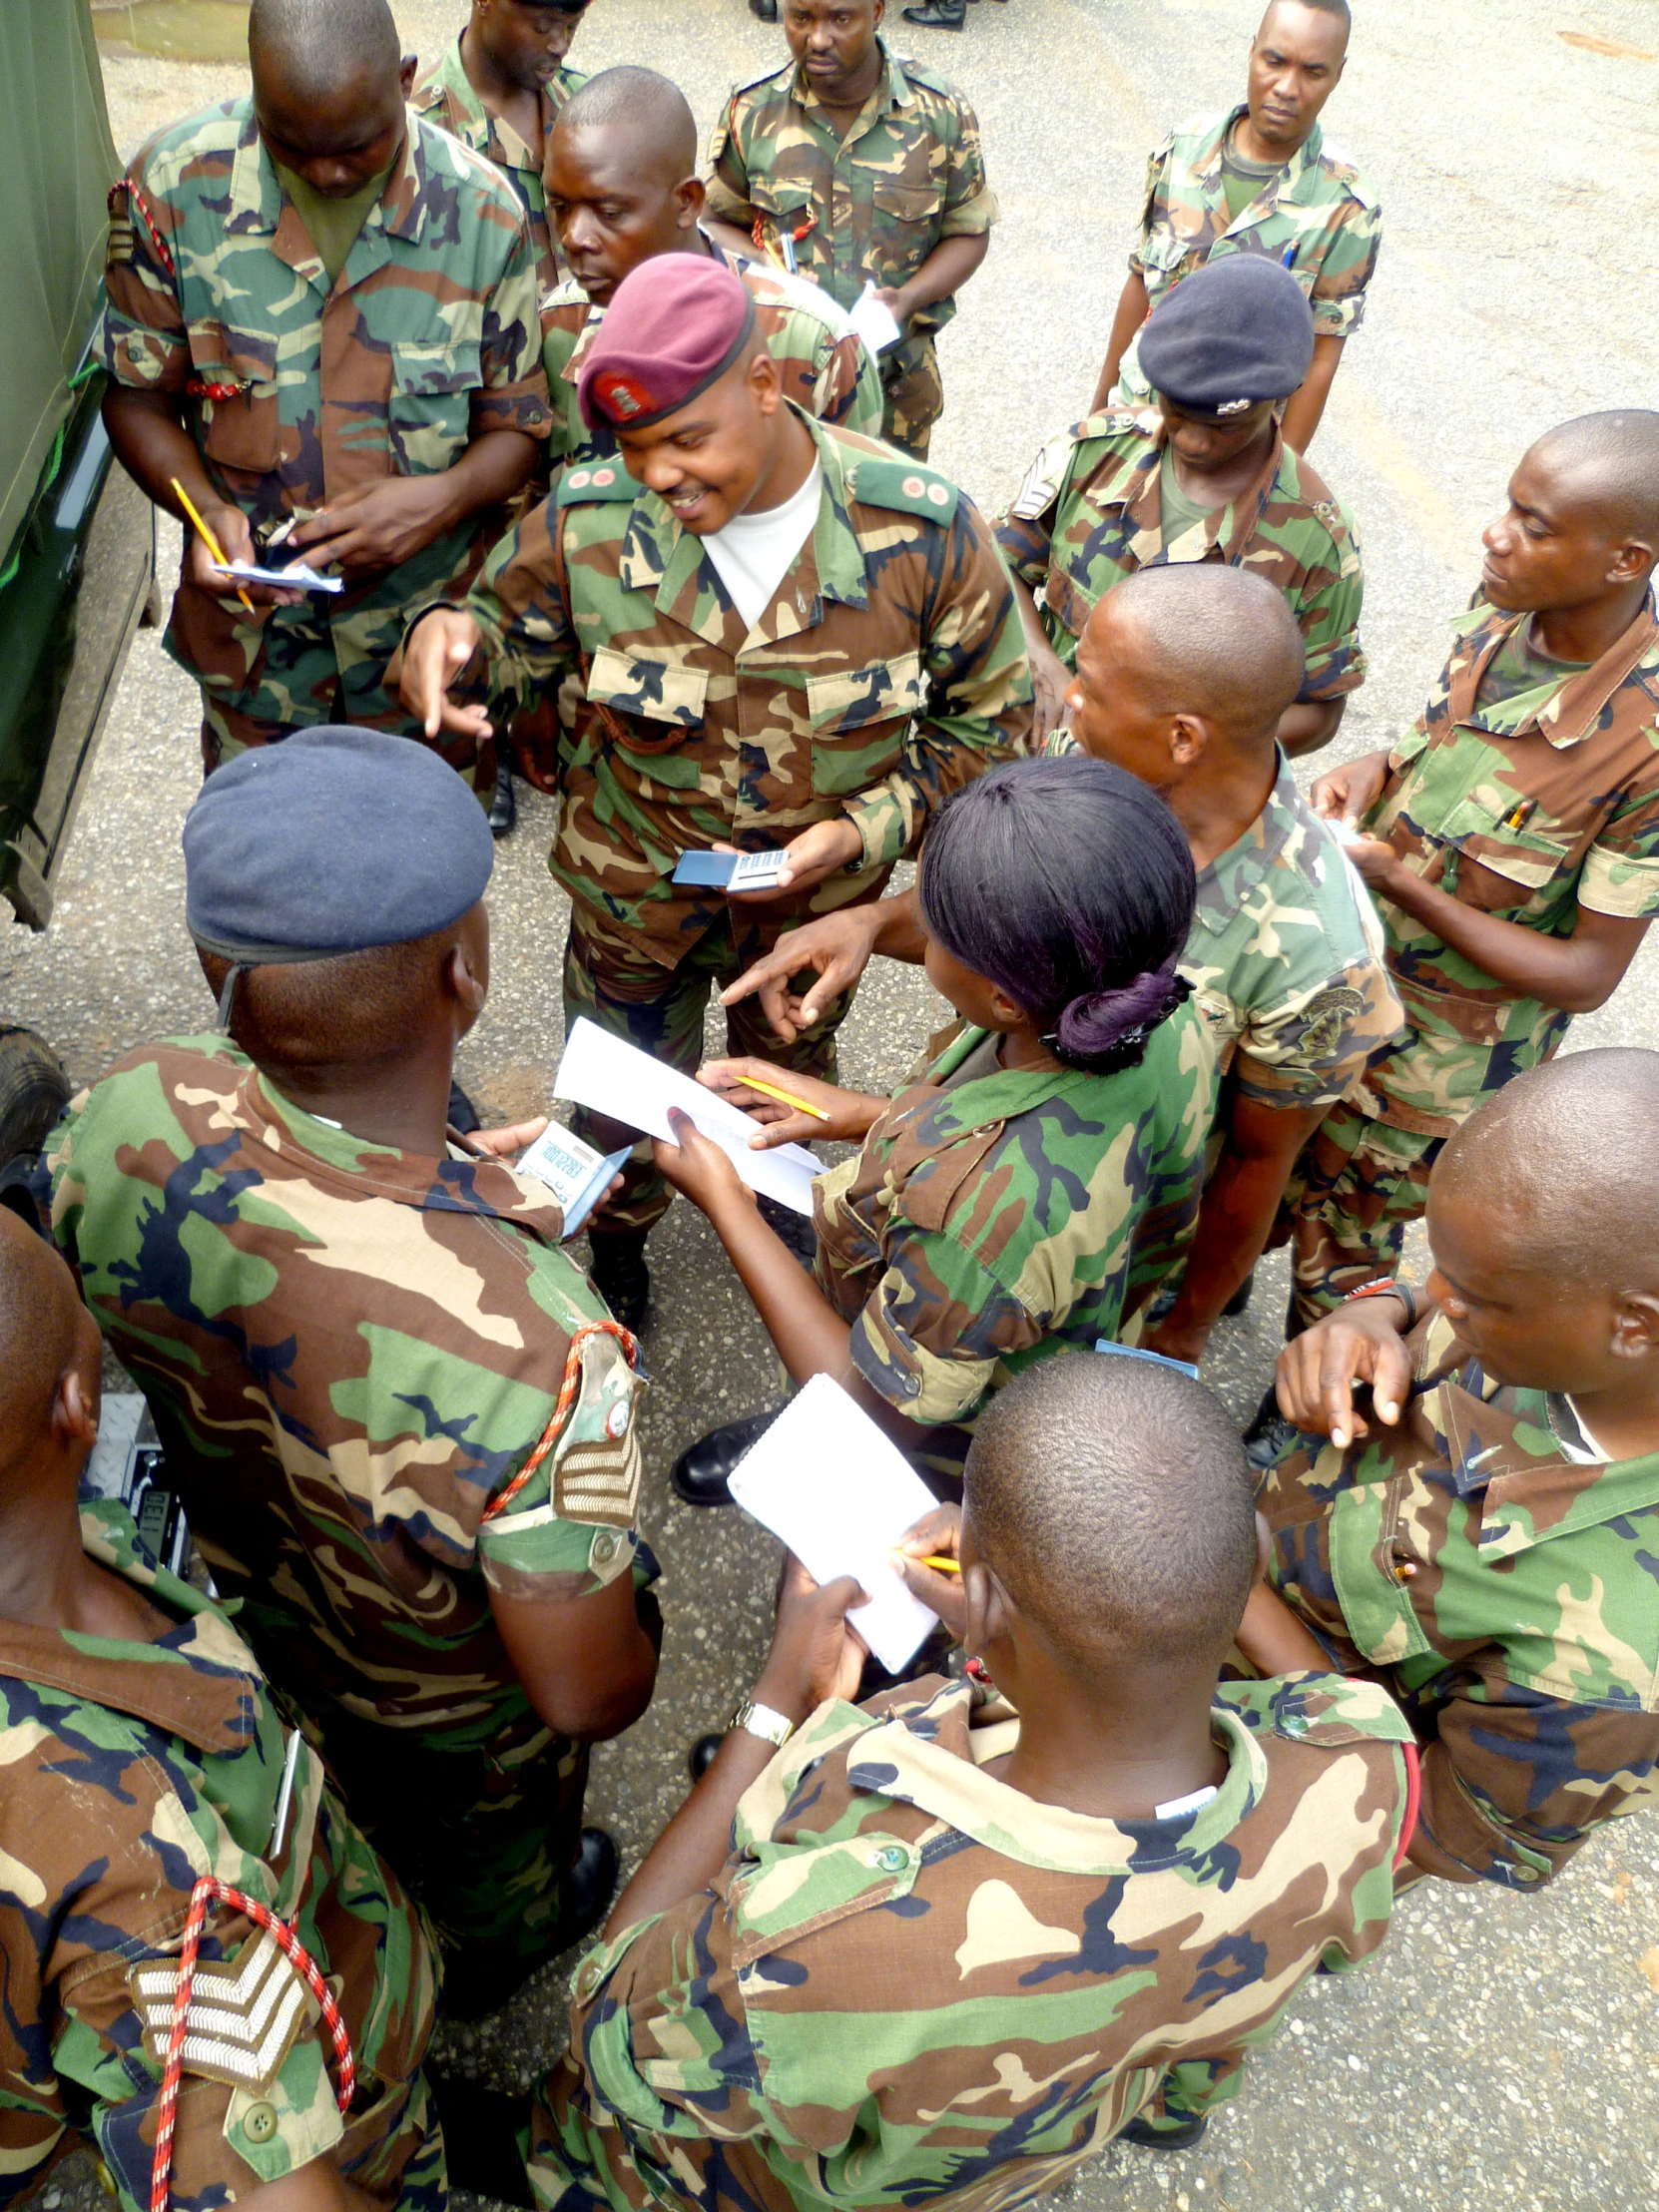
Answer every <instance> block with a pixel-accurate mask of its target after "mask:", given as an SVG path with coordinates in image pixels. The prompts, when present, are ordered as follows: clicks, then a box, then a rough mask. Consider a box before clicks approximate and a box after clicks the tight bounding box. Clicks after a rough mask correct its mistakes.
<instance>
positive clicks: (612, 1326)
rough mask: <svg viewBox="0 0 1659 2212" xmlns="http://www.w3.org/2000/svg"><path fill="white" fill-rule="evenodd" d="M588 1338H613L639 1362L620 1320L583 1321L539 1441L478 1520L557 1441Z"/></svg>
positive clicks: (499, 1506)
mask: <svg viewBox="0 0 1659 2212" xmlns="http://www.w3.org/2000/svg"><path fill="white" fill-rule="evenodd" d="M590 1337H615V1338H616V1340H617V1342H618V1343H619V1344H620V1345H621V1347H622V1350H623V1353H624V1355H625V1356H626V1358H627V1361H628V1365H629V1366H630V1367H631V1368H633V1367H637V1366H638V1365H639V1357H640V1348H639V1344H638V1341H637V1340H636V1339H635V1338H633V1337H631V1336H630V1335H629V1333H628V1331H627V1330H626V1329H624V1328H623V1326H622V1324H621V1322H619V1321H585V1322H583V1324H582V1326H581V1328H580V1329H578V1330H577V1331H576V1334H575V1335H574V1336H573V1337H572V1338H571V1340H570V1351H569V1353H568V1354H567V1356H566V1358H565V1373H564V1381H563V1382H562V1383H560V1384H559V1397H558V1402H557V1403H556V1404H555V1406H554V1407H553V1418H552V1419H551V1420H550V1421H549V1422H548V1424H547V1426H546V1427H545V1428H544V1429H543V1430H542V1432H541V1441H540V1442H539V1443H538V1444H537V1445H536V1448H535V1449H534V1451H532V1452H531V1454H530V1456H529V1458H528V1459H526V1460H525V1462H524V1464H523V1466H521V1467H520V1468H519V1470H518V1472H517V1474H515V1475H514V1476H513V1478H512V1480H511V1481H510V1482H509V1483H508V1484H507V1486H506V1488H505V1489H504V1490H503V1491H502V1492H501V1495H500V1496H499V1497H494V1498H491V1500H490V1502H489V1504H488V1505H486V1506H485V1508H484V1510H483V1513H482V1514H481V1515H480V1518H481V1519H482V1520H494V1518H495V1516H496V1514H497V1513H504V1512H505V1511H506V1509H507V1507H508V1505H509V1504H510V1503H511V1502H512V1500H513V1499H514V1498H515V1497H517V1495H518V1493H519V1491H520V1490H522V1489H523V1487H524V1485H525V1483H526V1482H528V1481H529V1479H530V1477H531V1475H533V1474H534V1473H535V1471H536V1469H537V1468H538V1467H539V1466H540V1465H541V1463H542V1461H543V1460H544V1459H545V1458H546V1457H547V1454H548V1453H549V1452H550V1451H551V1450H552V1449H553V1446H554V1445H555V1444H556V1443H557V1442H558V1440H559V1432H560V1430H561V1429H562V1428H563V1427H564V1424H565V1415H566V1414H567V1413H568V1412H569V1411H570V1408H571V1406H572V1404H573V1403H574V1401H575V1397H576V1393H577V1391H578V1390H579V1389H580V1388H581V1386H582V1347H583V1346H584V1345H585V1344H586V1343H587V1341H588V1339H589V1338H590Z"/></svg>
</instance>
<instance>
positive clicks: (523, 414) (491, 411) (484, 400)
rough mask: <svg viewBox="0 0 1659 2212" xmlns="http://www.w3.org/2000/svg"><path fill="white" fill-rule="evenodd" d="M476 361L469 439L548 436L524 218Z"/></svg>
mask: <svg viewBox="0 0 1659 2212" xmlns="http://www.w3.org/2000/svg"><path fill="white" fill-rule="evenodd" d="M479 360H480V366H481V369H482V375H483V381H482V383H481V385H480V387H479V388H478V389H477V390H476V391H475V392H474V393H473V394H472V402H471V410H470V416H469V427H470V430H471V434H472V436H473V437H474V438H480V437H483V436H485V435H486V434H487V433H488V432H489V431H491V430H517V431H520V432H521V433H522V434H523V435H524V436H525V437H532V438H545V437H546V436H548V434H549V433H550V431H551V429H552V426H553V423H552V407H551V404H550V402H549V400H548V396H547V372H546V369H545V367H544V365H543V362H542V337H541V287H540V283H539V281H538V278H537V276H536V256H535V248H534V246H533V244H532V243H531V238H530V228H529V225H528V223H526V222H525V221H524V220H523V218H522V214H521V216H520V222H519V235H518V237H517V239H516V240H515V242H514V245H513V249H512V252H511V254H510V256H509V258H508V263H507V267H506V269H505V270H504V271H503V273H502V276H501V277H500V280H499V281H498V282H497V283H496V284H495V286H494V287H493V289H492V290H491V292H490V294H489V297H488V299H487V301H486V302H485V306H484V326H483V334H482V337H481V339H480V341H479Z"/></svg>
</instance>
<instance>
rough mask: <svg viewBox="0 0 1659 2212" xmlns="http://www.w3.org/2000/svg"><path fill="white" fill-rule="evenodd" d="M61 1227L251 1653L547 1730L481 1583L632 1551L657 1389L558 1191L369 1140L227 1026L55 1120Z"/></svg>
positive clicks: (544, 1588)
mask: <svg viewBox="0 0 1659 2212" xmlns="http://www.w3.org/2000/svg"><path fill="white" fill-rule="evenodd" d="M51 1165H52V1173H53V1226H54V1231H55V1234H56V1236H57V1239H58V1242H59V1244H60V1245H61V1246H62V1248H63V1250H64V1252H65V1254H66V1255H67V1256H68V1257H69V1259H70V1260H71V1261H72V1262H74V1263H75V1264H76V1265H77V1266H78V1267H79V1270H80V1276H81V1284H82V1288H83V1290H84V1292H85V1294H86V1300H87V1304H88V1305H89V1306H90V1307H91V1309H92V1311H93V1313H94V1315H95V1316H96V1317H97V1320H98V1323H99V1326H100V1327H101V1328H102V1330H103V1331H104V1334H105V1336H106V1337H107V1338H108V1340H109V1342H110V1345H111V1347H112V1349H113V1350H114V1351H115V1352H116V1354H117V1356H118V1357H119V1358H120V1359H121V1361H122V1363H123V1364H124V1365H125V1367H126V1368H127V1369H128V1371H129V1372H130V1373H131V1375H132V1376H133V1377H134V1379H135V1381H136V1382H137V1383H139V1385H140V1387H141V1388H142V1389H143V1391H144V1393H145V1395H146V1397H147V1398H148V1399H149V1402H150V1409H151V1412H152V1413H153V1415H154V1416H155V1421H156V1426H157V1429H158V1431H159V1433H160V1435H161V1439H162V1442H163V1445H164V1446H165V1448H166V1452H167V1462H168V1475H169V1480H170V1482H171V1484H172V1485H173V1487H174V1488H175V1489H176V1490H177V1491H178V1493H179V1495H180V1498H181V1499H182V1501H183V1503H184V1505H185V1508H186V1510H187V1512H188V1513H189V1515H190V1521H191V1526H192V1529H193V1530H194V1531H195V1534H196V1536H197V1539H198V1541H199V1542H200V1543H201V1546H202V1550H203V1552H204V1554H205V1555H206V1557H207V1559H208V1562H209V1564H210V1566H211V1567H212V1569H213V1573H214V1579H215V1581H216V1582H217V1584H218V1586H219V1588H220V1590H221V1592H222V1593H223V1594H224V1595H225V1596H226V1597H227V1598H238V1599H240V1600H241V1601H242V1611H241V1613H240V1614H239V1616H238V1618H239V1623H240V1625H241V1627H242V1629H243V1631H244V1633H245V1634H246V1635H247V1637H248V1639H249V1642H250V1643H251V1644H252V1645H253V1647H254V1649H255V1651H256V1653H257V1654H258V1655H259V1659H260V1663H261V1665H262V1666H263V1667H264V1668H265V1670H266V1672H267V1673H268V1674H269V1675H270V1676H271V1678H272V1680H273V1681H274V1682H276V1683H277V1685H278V1686H279V1687H280V1688H281V1689H283V1690H284V1691H286V1692H287V1693H288V1694H289V1695H290V1696H292V1697H293V1698H294V1700H295V1701H296V1703H298V1704H299V1705H300V1706H301V1707H302V1708H307V1709H309V1708H311V1707H313V1706H314V1707H319V1708H320V1709H321V1710H322V1712H323V1713H324V1714H325V1713H326V1711H327V1710H328V1708H329V1707H330V1706H334V1707H340V1708H343V1709H344V1710H345V1711H346V1712H348V1713H353V1714H356V1715H358V1716H359V1717H361V1718H362V1719H365V1720H369V1721H380V1722H383V1723H385V1724H386V1725H388V1726H390V1727H394V1728H401V1729H404V1730H406V1731H417V1730H418V1731H420V1732H422V1733H424V1734H425V1735H426V1736H428V1737H431V1738H435V1739H441V1741H442V1742H443V1744H444V1745H445V1747H446V1748H450V1749H455V1750H461V1749H469V1748H473V1747H475V1746H483V1745H488V1744H489V1743H491V1742H492V1741H494V1740H495V1739H496V1737H497V1735H498V1734H499V1732H500V1731H501V1729H503V1728H504V1727H514V1728H516V1727H519V1726H521V1725H527V1723H526V1716H527V1714H528V1701H527V1700H526V1698H525V1695H524V1692H523V1690H522V1689H521V1688H520V1687H519V1683H518V1679H517V1677H516V1675H515V1674H514V1672H513V1669H512V1666H511V1663H510V1661H509V1660H508V1658H507V1655H506V1652H505V1651H504V1649H503V1648H502V1644H501V1640H500V1637H499V1636H498V1635H497V1633H496V1630H495V1626H494V1622H493V1619H492V1616H491V1613H490V1590H491V1588H492V1587H495V1588H499V1589H503V1590H505V1591H506V1592H507V1593H508V1594H509V1595H511V1596H518V1597H540V1598H542V1599H545V1600H557V1599H563V1598H569V1597H576V1596H580V1595H583V1594H584V1593H586V1592H588V1591H590V1590H595V1589H598V1588H600V1587H602V1586H603V1585H604V1584H605V1583H607V1582H610V1581H612V1580H614V1579H615V1577H616V1576H618V1575H619V1574H621V1573H623V1572H624V1571H626V1570H627V1569H628V1568H629V1567H630V1566H631V1565H632V1562H633V1557H634V1550H635V1542H634V1534H633V1529H634V1510H635V1504H636V1499H637V1495H638V1488H639V1473H640V1457H639V1437H638V1432H637V1427H636V1424H635V1421H634V1418H633V1412H634V1400H635V1395H636V1392H637V1390H638V1388H639V1384H638V1383H637V1381H636V1379H635V1378H634V1377H633V1376H632V1375H631V1374H630V1372H629V1369H628V1365H627V1362H626V1360H625V1358H624V1356H623V1353H622V1349H621V1347H620V1345H619V1343H618V1341H617V1340H616V1338H615V1337H613V1336H609V1335H598V1336H592V1337H588V1338H586V1339H584V1340H583V1343H582V1345H581V1348H580V1352H579V1359H580V1365H581V1387H580V1390H579V1392H578V1394H577V1397H576V1399H575V1402H574V1404H573V1406H572V1408H571V1410H570V1413H569V1415H568V1417H567V1419H566V1422H565V1424H564V1426H563V1427H562V1428H561V1429H560V1430H558V1431H557V1437H558V1440H557V1442H556V1443H555V1445H554V1447H553V1449H552V1450H551V1451H550V1452H549V1453H548V1455H547V1456H546V1457H545V1458H544V1459H543V1460H542V1462H541V1464H540V1466H539V1468H538V1469H537V1471H536V1473H535V1474H534V1475H533V1476H532V1477H531V1479H530V1480H529V1482H528V1483H526V1484H525V1485H524V1486H523V1487H522V1488H521V1489H519V1490H518V1491H516V1492H515V1493H514V1495H513V1497H512V1498H511V1501H510V1504H509V1505H508V1507H507V1508H506V1509H504V1510H503V1509H499V1508H497V1506H496V1500H498V1499H499V1498H501V1496H502V1494H503V1492H504V1490H505V1489H506V1487H507V1485H508V1484H509V1483H510V1482H511V1481H512V1479H513V1477H514V1475H515V1474H516V1473H517V1472H518V1470H519V1468H520V1467H521V1466H522V1464H523V1463H524V1461H525V1459H526V1458H527V1457H528V1455H529V1454H530V1452H531V1450H532V1449H533V1448H534V1446H535V1445H536V1444H537V1442H538V1441H539V1440H540V1439H541V1438H542V1436H543V1435H544V1434H545V1433H546V1432H547V1431H548V1429H549V1427H550V1426H551V1424H552V1422H553V1419H554V1410H555V1403H556V1400H557V1398H558V1395H559V1389H560V1384H561V1383H562V1381H563V1379H564V1376H565V1371H566V1363H567V1359H568V1358H569V1357H570V1355H571V1339H572V1335H573V1333H574V1332H575V1331H576V1330H577V1329H579V1328H580V1327H581V1325H582V1324H583V1323H586V1322H591V1321H594V1320H598V1319H601V1318H603V1317H604V1314H605V1308H604V1305H603V1303H602V1302H601V1300H600V1298H599V1295H598V1293H597V1292H596V1291H595V1290H594V1289H593V1287H592V1285H591V1284H590V1283H589V1282H588V1281H587V1279H586V1277H584V1276H583V1275H582V1273H581V1271H580V1270H579V1269H578V1268H577V1266H576V1264H575V1262H574V1261H573V1260H571V1259H570V1258H569V1256H568V1255H567V1254H566V1253H565V1252H563V1251H562V1250H561V1249H560V1246H559V1241H558V1240H559V1237H560V1235H561V1233H562V1230H563V1222H562V1219H561V1217H560V1214H559V1210H558V1208H557V1206H556V1205H554V1204H553V1203H552V1201H551V1198H550V1195H549V1193H548V1192H547V1191H546V1189H545V1188H544V1187H543V1186H542V1185H540V1184H536V1183H532V1182H531V1181H529V1180H528V1178H526V1179H525V1180H523V1181H520V1180H519V1178H518V1177H517V1176H516V1175H514V1174H513V1173H512V1171H511V1170H510V1169H508V1168H506V1167H503V1166H501V1165H499V1164H497V1163H495V1162H482V1161H477V1160H471V1159H467V1160H458V1159H450V1160H428V1159H421V1158H419V1157H417V1156H416V1155H414V1154H412V1153H400V1152H393V1151H389V1150H386V1149H384V1148H381V1147H377V1146H374V1145H370V1144H368V1143H366V1142H364V1141H362V1140H360V1139H358V1138H355V1137H353V1136H351V1135H350V1134H349V1133H348V1132H346V1131H345V1130H342V1129H335V1128H333V1127H331V1126H330V1125H328V1124H327V1123H325V1122H321V1121H317V1120H316V1119H314V1118H313V1117H312V1116H311V1115H309V1114H306V1113H303V1112H302V1111H300V1110H299V1109H298V1108H297V1107H294V1106H292V1105H290V1104H289V1103H288V1102H287V1101H286V1100H285V1099H283V1098H281V1097H280V1096H279V1095H278V1094H277V1091H276V1090H275V1089H274V1088H273V1086H272V1085H271V1084H270V1083H269V1082H268V1081H267V1080H266V1079H265V1078H264V1077H262V1076H261V1075H260V1074H259V1072H258V1071H257V1070H256V1069H255V1067H254V1066H253V1064H252V1063H251V1062H250V1061H249V1060H248V1059H247V1058H246V1057H245V1056H244V1055H243V1054H242V1053H240V1052H238V1051H237V1050H236V1049H235V1048H234V1047H233V1046H231V1045H229V1044H227V1043H225V1042H224V1041H223V1040H222V1039H219V1038H214V1037H187V1038H182V1039H175V1040H172V1041H169V1042H166V1043H162V1044H154V1045H146V1046H143V1047H141V1048H140V1049H139V1050H138V1051H137V1052H133V1053H130V1054H129V1055H128V1056H127V1058H126V1059H125V1060H121V1061H118V1062H117V1063H116V1066H115V1067H114V1068H113V1069H112V1071H111V1072H110V1073H109V1074H108V1075H107V1076H105V1078H104V1079H103V1081H102V1082H101V1083H99V1084H97V1085H96V1086H95V1087H94V1088H93V1089H92V1090H91V1091H89V1092H87V1093H85V1094H83V1096H82V1097H81V1098H80V1099H78V1100H77V1101H76V1102H75V1104H74V1105H73V1106H72V1107H71V1108H70V1112H69V1116H68V1118H67V1120H66V1121H64V1122H63V1123H61V1124H60V1125H59V1128H58V1131H57V1133H56V1135H55V1137H54V1138H53V1140H52V1145H51Z"/></svg>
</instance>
